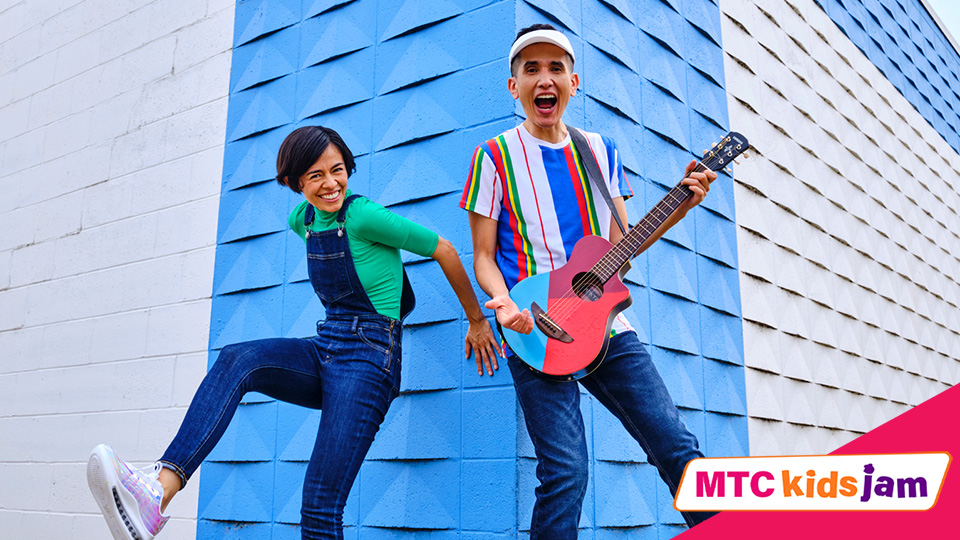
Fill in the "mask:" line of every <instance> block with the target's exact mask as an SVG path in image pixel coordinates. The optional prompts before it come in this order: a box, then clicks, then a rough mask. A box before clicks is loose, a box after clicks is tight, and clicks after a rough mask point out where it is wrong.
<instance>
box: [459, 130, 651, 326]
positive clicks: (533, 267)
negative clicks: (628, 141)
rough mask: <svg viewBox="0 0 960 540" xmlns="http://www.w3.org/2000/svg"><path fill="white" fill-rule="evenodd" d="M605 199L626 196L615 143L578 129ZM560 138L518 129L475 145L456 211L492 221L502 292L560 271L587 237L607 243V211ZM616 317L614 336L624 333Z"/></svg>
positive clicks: (574, 154)
mask: <svg viewBox="0 0 960 540" xmlns="http://www.w3.org/2000/svg"><path fill="white" fill-rule="evenodd" d="M584 134H585V135H586V137H587V141H588V142H589V144H590V149H591V151H592V152H593V154H594V156H596V160H597V163H599V165H600V172H601V173H602V175H603V179H604V181H605V182H606V184H607V185H608V186H609V189H610V196H611V197H613V198H616V197H624V198H629V197H631V196H633V191H632V190H631V189H630V185H629V184H628V183H627V179H626V177H625V176H624V174H623V165H622V163H621V162H620V155H619V153H618V152H617V146H616V144H614V142H613V141H612V140H610V139H608V138H607V137H602V136H600V135H598V134H596V133H588V132H584ZM594 191H595V188H594V186H593V185H592V184H591V183H590V181H589V179H588V178H587V172H586V169H584V167H583V162H582V160H581V157H580V155H579V154H578V153H577V151H576V149H575V148H574V146H573V142H572V141H571V140H570V136H569V135H568V136H567V137H566V138H565V139H564V140H563V141H561V142H559V143H549V142H547V141H543V140H540V139H537V138H536V137H534V136H533V135H531V134H530V132H528V131H527V130H526V128H524V127H523V125H522V124H521V125H519V126H517V127H516V128H514V129H511V130H509V131H506V132H504V133H502V134H501V135H500V136H498V137H495V138H493V139H490V140H488V141H486V142H484V143H483V144H481V145H479V146H477V148H476V150H474V153H473V159H472V161H471V164H470V177H469V179H468V180H467V184H466V186H464V189H463V196H462V197H461V199H460V207H461V208H463V209H465V210H469V211H471V212H476V213H478V214H480V215H482V216H485V217H488V218H491V219H494V220H496V221H497V255H496V257H497V265H498V266H499V268H500V272H501V273H502V274H503V278H504V281H505V282H506V285H507V287H508V288H513V286H514V285H516V284H517V282H519V281H520V280H522V279H524V278H526V277H528V276H532V275H535V274H537V273H540V272H549V271H551V270H554V269H556V268H559V267H561V266H563V265H564V264H565V263H566V262H567V258H568V257H569V256H570V254H571V253H573V246H574V245H575V244H576V243H577V241H578V240H580V239H581V238H583V237H584V236H587V235H600V236H603V237H604V238H609V233H610V217H611V216H610V209H609V208H608V207H607V204H606V203H605V202H604V200H603V196H602V195H600V194H599V193H597V194H594ZM629 329H630V326H629V323H627V321H626V319H625V318H624V317H623V315H622V314H621V315H619V316H617V319H616V321H615V322H614V325H613V331H614V333H620V332H623V331H626V330H629Z"/></svg>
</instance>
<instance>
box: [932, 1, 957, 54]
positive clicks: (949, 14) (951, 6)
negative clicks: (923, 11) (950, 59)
mask: <svg viewBox="0 0 960 540" xmlns="http://www.w3.org/2000/svg"><path fill="white" fill-rule="evenodd" d="M927 3H928V4H930V6H931V7H932V8H933V10H934V11H936V12H937V17H940V21H941V22H943V25H944V26H946V27H947V31H948V32H950V35H951V36H953V41H955V42H957V43H958V44H960V2H958V1H957V0H927Z"/></svg>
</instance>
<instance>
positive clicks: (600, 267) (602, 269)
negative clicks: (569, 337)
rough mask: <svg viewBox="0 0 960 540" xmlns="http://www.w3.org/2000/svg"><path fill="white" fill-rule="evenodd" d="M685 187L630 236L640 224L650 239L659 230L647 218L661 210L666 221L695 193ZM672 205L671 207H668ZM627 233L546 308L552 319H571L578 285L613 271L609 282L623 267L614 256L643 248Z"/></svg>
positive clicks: (702, 165) (703, 167) (702, 166)
mask: <svg viewBox="0 0 960 540" xmlns="http://www.w3.org/2000/svg"><path fill="white" fill-rule="evenodd" d="M715 156H716V154H712V155H711V156H710V157H709V158H707V161H710V159H712V158H713V157H715ZM707 169H710V170H712V169H711V168H710V167H708V166H707V165H706V164H705V163H704V162H702V161H698V162H697V165H696V166H695V167H694V168H693V169H692V170H691V171H690V172H691V173H693V172H702V171H704V170H707ZM682 187H683V184H680V183H678V184H677V185H676V186H674V187H673V188H672V189H671V190H670V191H669V192H667V194H666V195H665V196H664V197H663V199H661V200H660V202H658V203H657V204H656V205H654V207H653V209H651V210H650V212H649V213H648V215H647V216H645V217H644V218H643V219H642V220H640V222H638V223H637V225H634V227H633V228H632V229H631V231H629V232H628V233H627V236H629V234H630V232H632V231H633V229H636V228H637V227H638V226H640V227H641V230H642V232H644V233H646V235H647V236H646V238H644V240H643V241H646V240H647V239H648V238H649V236H650V235H652V234H653V233H654V232H656V227H654V228H653V230H652V231H648V230H647V227H648V226H651V225H652V224H648V223H646V221H647V219H648V218H649V217H651V216H654V217H655V214H654V213H655V212H657V211H659V212H660V213H662V214H663V215H664V217H663V218H661V219H662V220H661V222H660V225H662V224H663V222H664V221H666V220H667V219H668V218H669V217H670V215H671V214H673V212H675V211H676V210H677V208H679V207H680V205H681V204H683V202H684V201H685V200H686V199H687V198H688V197H690V196H691V195H692V193H693V192H692V191H690V190H689V188H687V189H686V193H685V194H683V195H681V193H682V192H681V191H679V190H680V189H682ZM665 202H667V204H664V203H665ZM663 206H665V207H666V208H662V207H663ZM671 206H672V207H671ZM668 209H669V211H667V210H668ZM658 227H659V225H658ZM627 236H624V238H622V239H621V241H620V242H617V244H616V245H614V246H613V248H612V249H611V250H610V251H608V252H607V253H606V254H605V255H604V256H603V257H601V259H600V260H599V261H597V263H595V264H594V266H593V267H592V268H591V269H590V271H588V272H585V273H584V274H583V276H582V277H581V278H580V279H579V280H574V282H573V283H572V286H571V287H570V288H569V289H567V290H566V291H565V292H564V293H563V294H561V295H560V297H559V298H558V299H557V301H555V302H554V305H553V306H552V308H551V309H549V310H547V311H546V314H547V316H548V317H549V318H550V319H551V320H553V321H554V322H557V323H559V322H561V321H563V322H566V321H567V319H568V317H569V316H570V315H571V314H572V311H573V310H574V309H575V308H576V306H577V300H579V295H577V294H576V289H578V288H581V287H582V286H584V285H586V284H587V282H588V281H589V280H590V276H591V275H593V276H596V274H597V273H600V274H601V275H606V274H607V273H609V274H610V276H609V277H608V278H607V279H606V280H601V283H606V282H607V281H609V279H610V278H612V277H613V276H614V275H615V274H616V272H617V271H619V270H618V267H622V266H623V265H622V264H621V265H617V264H615V261H614V260H612V259H617V258H620V257H622V256H623V255H627V257H628V259H627V260H629V259H630V258H632V257H630V255H629V253H631V252H634V253H635V252H636V250H637V249H640V246H642V245H643V242H641V243H640V245H639V246H636V247H635V248H633V249H630V245H631V244H632V243H633V241H632V240H628V241H627V243H624V242H623V240H624V239H626V238H627ZM620 246H627V247H625V248H624V249H627V250H628V251H627V253H626V254H623V253H620V251H622V250H620V249H619V248H620ZM615 252H616V256H612V255H613V254H614V253H615ZM548 301H549V299H548Z"/></svg>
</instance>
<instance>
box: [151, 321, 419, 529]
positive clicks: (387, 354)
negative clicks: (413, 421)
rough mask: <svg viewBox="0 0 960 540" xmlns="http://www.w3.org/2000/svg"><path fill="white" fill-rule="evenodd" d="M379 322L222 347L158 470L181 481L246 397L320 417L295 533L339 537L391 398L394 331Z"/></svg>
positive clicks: (396, 345) (396, 371)
mask: <svg viewBox="0 0 960 540" xmlns="http://www.w3.org/2000/svg"><path fill="white" fill-rule="evenodd" d="M381 319H383V320H363V319H360V320H359V321H354V320H327V321H325V322H324V323H323V324H322V325H321V327H320V328H319V332H318V334H319V335H317V336H316V337H313V338H310V339H264V340H259V341H248V342H245V343H237V344H235V345H228V346H227V347H224V348H223V350H222V351H221V352H220V357H219V358H217V361H216V362H215V363H214V365H213V367H212V368H211V369H210V372H209V373H207V376H206V377H205V378H204V379H203V382H202V383H200V388H198V389H197V393H196V395H195V396H194V398H193V402H192V403H191V404H190V408H189V409H188V410H187V414H186V417H185V418H184V420H183V424H181V426H180V431H179V432H178V433H177V436H176V437H175V438H174V439H173V442H172V443H170V446H169V448H167V451H166V452H165V453H164V454H163V457H162V458H160V462H161V464H162V465H163V466H164V467H167V468H168V469H170V470H172V471H174V472H176V473H177V474H178V475H179V476H180V478H181V480H183V481H184V482H186V480H187V479H188V478H189V477H190V476H191V475H192V474H193V473H194V472H195V471H196V470H197V467H199V466H200V462H201V461H203V459H204V458H205V457H206V456H207V454H209V453H210V451H211V450H212V449H213V447H214V446H215V445H216V444H217V441H219V440H220V437H221V436H222V435H223V433H224V431H225V430H226V429H227V425H228V424H229V423H230V419H231V418H232V417H233V414H234V412H235V411H236V409H237V406H238V405H239V403H240V399H241V398H242V397H243V395H244V394H245V393H247V392H251V391H257V392H261V393H263V394H266V395H268V396H270V397H272V398H275V399H279V400H281V401H286V402H287V403H293V404H296V405H302V406H304V407H309V408H311V409H322V411H323V413H322V414H321V415H320V429H319V432H318V434H317V441H316V443H315V445H314V449H313V455H312V456H311V458H310V463H309V465H308V466H307V473H306V477H305V479H304V483H303V503H302V506H301V514H302V520H301V527H302V528H301V533H302V535H303V538H324V539H328V538H329V539H338V540H339V539H341V538H342V537H343V536H342V534H343V533H342V528H343V507H344V504H345V502H346V499H347V495H348V494H349V492H350V487H351V486H352V485H353V482H354V479H356V477H357V473H358V471H359V470H360V465H361V464H362V463H363V458H364V456H365V455H366V453H367V450H368V449H369V448H370V444H371V443H372V442H373V437H374V435H375V434H376V433H377V430H379V428H380V424H381V423H382V422H383V418H384V415H385V414H386V412H387V408H388V407H389V406H390V402H391V401H393V399H394V398H395V397H396V396H397V394H398V393H399V390H398V388H399V386H400V337H401V332H402V330H401V325H400V324H399V322H397V321H394V323H395V324H391V323H389V322H387V318H386V317H381Z"/></svg>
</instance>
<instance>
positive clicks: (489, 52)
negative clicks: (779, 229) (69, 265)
mask: <svg viewBox="0 0 960 540" xmlns="http://www.w3.org/2000/svg"><path fill="white" fill-rule="evenodd" d="M535 22H551V23H553V24H554V25H556V26H558V27H561V28H562V29H563V31H564V32H565V33H566V34H567V35H568V36H570V38H571V41H572V42H573V44H574V47H576V54H577V58H578V62H577V71H578V72H579V73H580V74H581V77H582V81H583V84H582V86H581V89H582V91H581V92H579V93H578V95H577V96H576V97H575V98H574V99H573V100H572V101H571V103H570V107H569V109H568V111H567V116H566V119H567V121H568V122H569V123H571V124H573V125H578V126H583V127H586V128H587V129H590V130H592V131H599V132H602V133H604V134H607V135H609V136H610V137H612V138H614V139H615V140H616V141H617V143H618V146H619V148H620V149H621V152H622V154H623V161H624V164H625V167H626V171H627V176H628V180H629V181H630V183H631V185H632V187H633V191H634V193H635V197H634V198H633V199H631V200H630V201H628V206H629V210H630V214H631V216H632V218H631V221H636V220H637V219H639V218H640V217H641V216H642V215H643V214H644V213H646V211H647V209H648V206H650V205H652V204H654V203H655V202H656V201H658V200H659V199H660V198H661V197H662V196H663V195H664V194H665V193H666V191H667V190H668V189H669V188H670V187H672V186H673V185H674V184H675V183H676V182H677V181H678V180H679V178H680V175H681V173H682V169H683V167H684V165H686V163H688V162H689V161H690V160H691V159H692V158H693V157H695V156H700V155H701V151H702V150H704V149H705V148H709V146H710V143H711V142H714V141H718V140H719V139H720V138H721V137H722V135H723V134H724V133H725V132H726V130H727V129H728V123H729V122H728V118H727V109H726V91H725V89H724V84H725V75H724V65H723V59H724V56H723V53H722V49H721V39H720V30H721V19H720V12H719V10H718V8H717V6H716V5H715V4H714V3H712V2H710V1H709V0H692V1H684V2H680V1H679V0H640V1H634V0H631V1H624V0H605V1H602V2H601V1H597V0H569V1H568V0H529V1H527V0H518V1H514V0H509V1H501V2H493V3H490V2H487V1H485V0H393V1H386V0H380V1H378V0H353V1H346V2H343V1H338V0H302V1H301V0H270V1H266V0H240V1H238V2H237V7H236V22H235V32H234V44H235V49H234V56H233V70H232V73H231V78H230V108H229V119H228V126H227V144H226V149H225V157H224V175H223V187H222V196H221V208H220V226H219V232H218V248H217V262H216V271H215V275H216V277H215V282H214V300H213V317H212V327H211V336H210V348H211V352H212V354H211V358H215V357H216V352H217V351H218V350H219V349H220V348H221V347H223V346H224V345H226V344H229V343H232V342H235V341H240V340H247V339H256V338H261V337H272V336H289V337H295V336H309V335H311V334H312V333H313V332H314V331H315V323H316V321H317V319H321V318H322V317H323V308H322V306H321V305H320V303H319V301H318V300H317V299H316V298H315V297H314V296H313V294H312V289H311V287H310V285H309V283H308V282H307V275H306V270H305V265H304V260H303V259H304V257H303V252H304V247H303V242H302V240H301V239H299V238H297V237H295V236H294V235H293V234H291V233H290V232H289V231H287V230H286V215H287V213H288V212H289V211H290V210H291V209H292V208H293V206H294V205H295V204H297V203H298V202H299V201H298V198H297V197H296V196H294V195H293V194H292V193H289V192H288V191H287V190H286V189H285V188H281V187H279V186H277V185H276V184H275V182H274V181H273V176H274V174H275V171H274V159H275V152H276V149H277V147H278V146H279V144H280V142H281V141H282V139H283V137H284V136H285V135H286V134H287V133H289V132H290V131H292V130H293V129H295V128H296V127H299V126H302V125H307V124H321V125H326V126H330V127H333V128H334V129H337V130H338V131H339V132H340V133H341V135H343V137H344V139H345V140H346V142H347V144H348V146H349V147H350V148H351V149H352V150H353V152H354V153H355V154H356V155H357V173H356V174H355V175H354V176H353V177H351V180H350V184H351V188H352V189H353V190H354V191H356V192H358V193H362V194H365V195H367V196H369V197H370V198H372V199H374V200H376V201H378V202H379V203H381V204H383V205H385V206H387V207H389V208H391V209H392V210H394V211H395V212H397V213H399V214H401V215H404V216H406V217H408V218H410V219H413V220H415V221H417V222H419V223H421V224H423V225H425V226H427V227H429V228H431V229H433V230H436V231H437V232H439V233H440V234H441V235H442V236H444V237H446V238H448V239H450V240H451V241H453V242H454V244H455V245H456V247H457V249H458V251H460V253H461V254H462V255H463V258H464V264H465V265H466V266H467V268H468V271H469V272H470V273H471V275H472V269H471V263H472V258H471V256H470V251H471V243H470V234H469V229H468V227H467V218H466V215H465V214H464V213H463V211H462V210H460V209H459V208H458V207H457V201H458V200H459V196H460V191H461V190H462V187H463V184H464V182H465V180H466V174H467V170H468V165H469V159H470V155H471V153H472V150H473V148H474V146H475V145H476V144H478V143H480V142H482V141H483V140H485V139H487V138H490V137H493V136H495V135H497V134H499V133H500V132H502V131H504V130H506V129H509V128H511V127H513V126H515V125H516V124H517V123H519V121H520V117H519V116H518V115H519V114H520V113H521V112H522V110H521V109H520V107H519V105H518V104H516V103H514V101H513V100H512V99H511V98H510V95H509V93H508V92H507V91H506V81H507V77H508V76H509V70H508V68H507V62H506V54H507V52H508V50H509V47H510V44H511V43H512V41H513V39H514V36H515V33H516V31H517V30H518V29H519V28H521V27H523V26H527V25H529V24H533V23H535ZM733 195H734V186H733V183H732V181H731V176H730V175H729V174H728V173H723V174H722V175H721V178H720V180H719V181H718V182H717V183H715V184H714V188H713V189H711V193H710V197H709V198H708V199H707V202H706V203H705V204H704V205H703V206H702V207H701V208H698V209H697V210H695V211H694V212H693V213H691V214H690V215H689V216H688V217H687V218H686V219H685V220H684V221H683V222H682V224H681V225H679V226H677V227H675V228H674V229H673V230H672V231H671V232H670V233H669V234H668V235H667V236H666V238H665V240H664V241H662V242H659V243H658V245H657V246H656V247H654V248H653V249H651V250H650V251H649V253H647V254H645V255H643V256H642V257H640V258H638V259H637V260H636V261H635V264H634V266H633V270H632V271H631V272H630V274H629V276H628V278H629V280H630V287H631V290H632V292H633V294H634V299H635V300H634V305H633V307H632V308H631V310H630V311H629V313H628V316H629V317H630V319H631V321H632V322H633V324H634V326H636V327H637V330H638V333H639V334H640V337H641V340H643V341H644V342H645V343H647V344H648V347H649V348H650V350H651V353H652V356H653V359H654V361H655V362H656V363H657V366H658V368H659V369H660V371H661V373H662V374H663V377H664V379H665V381H666V383H667V385H668V387H669V388H670V390H671V392H672V394H673V396H674V398H675V400H676V401H677V404H678V405H679V406H680V407H681V412H682V413H683V415H684V417H685V420H686V423H687V425H688V426H689V427H690V429H691V430H692V431H693V432H694V433H696V434H697V436H698V437H699V439H700V441H701V447H702V448H704V450H705V451H706V452H707V453H708V454H710V455H743V454H745V453H746V452H747V446H748V436H747V417H746V396H745V385H744V368H743V357H744V351H743V339H742V330H741V307H740V284H739V281H738V278H737V276H738V270H737V265H738V254H737V239H736V227H735V211H734V210H735V205H734V199H733ZM404 261H405V263H406V264H407V272H408V273H409V274H410V277H411V280H412V282H413V286H414V288H415V289H416V291H417V296H418V308H417V310H416V311H415V312H414V313H413V315H412V316H411V317H410V318H409V319H408V321H407V322H408V325H407V328H406V331H405V334H404V358H403V372H402V378H403V386H402V388H401V391H402V393H401V396H400V397H399V398H398V399H397V400H396V401H394V403H393V406H392V408H391V411H390V413H389V415H388V417H387V419H386V421H385V422H384V424H383V426H382V428H381V431H380V433H379V434H378V436H377V440H376V441H375V443H374V445H373V448H372V449H371V451H370V453H369V455H368V456H367V462H366V463H365V464H364V466H363V468H362V469H361V473H360V477H359V478H358V481H357V483H356V484H355V486H354V488H353V491H352V492H351V494H350V498H349V500H348V504H347V509H346V513H345V516H344V523H345V525H346V537H347V538H353V539H379V538H383V539H393V538H405V539H406V538H430V539H448V538H450V539H453V538H459V539H461V540H471V539H479V538H483V539H491V538H492V539H500V538H503V539H506V538H510V539H512V538H526V537H527V536H528V534H527V531H528V529H529V522H530V515H531V511H532V507H533V497H534V487H535V485H536V483H537V481H536V478H535V474H534V467H535V462H534V460H533V459H532V456H533V449H532V445H531V443H530V441H529V438H528V437H527V434H526V430H525V428H524V426H523V419H522V417H520V414H521V413H520V411H519V407H517V405H516V396H515V393H514V390H513V385H512V381H511V378H510V375H509V372H508V371H507V368H506V366H505V365H504V366H503V367H502V368H501V370H500V372H499V373H497V375H496V376H495V377H493V378H492V379H491V378H488V377H484V378H483V379H480V378H478V377H477V375H476V371H475V367H474V366H473V363H472V361H470V362H464V361H463V359H462V356H463V353H462V351H463V335H464V331H465V328H466V322H465V320H464V318H463V316H462V314H461V310H460V307H459V305H458V303H457V302H456V299H455V297H454V296H453V294H452V291H451V290H450V288H449V286H448V285H447V284H446V281H445V279H444V278H443V274H442V272H441V271H440V269H439V267H437V265H436V264H435V263H433V262H432V261H424V260H421V259H420V258H418V257H415V256H412V255H410V254H405V256H404ZM481 294H482V293H481ZM322 414H323V413H322V412H318V411H306V410H304V409H299V408H297V407H292V406H288V405H286V404H282V403H277V402H274V401H272V400H268V399H266V398H264V396H253V395H250V396H247V398H246V400H245V402H244V404H243V405H242V406H241V407H240V409H239V411H238V413H237V417H236V419H235V420H234V422H233V425H232V426H231V427H230V430H229V431H228V433H227V435H226V436H225V437H224V439H223V442H222V443H221V444H220V446H219V447H218V448H217V450H216V451H215V452H214V453H213V454H211V456H210V457H209V459H208V461H207V462H206V464H205V465H204V467H205V469H204V471H205V472H204V474H203V476H202V479H201V483H202V485H201V500H200V518H201V519H200V525H199V529H198V538H231V539H234V538H235V539H254V538H256V539H265V538H273V539H286V538H299V529H298V527H297V523H298V522H299V519H300V518H299V504H300V499H299V497H300V487H301V485H302V477H303V474H304V470H305V467H306V462H307V460H308V459H309V456H310V451H311V449H312V441H313V437H315V433H316V426H317V422H318V421H319V417H320V415H322ZM583 414H584V418H585V421H586V422H587V425H588V426H587V427H588V429H587V433H588V445H589V448H590V454H591V468H592V480H591V483H590V487H589V492H588V495H587V500H586V502H585V505H584V511H583V516H582V518H581V528H582V529H583V530H582V537H584V538H587V537H590V538H594V537H595V538H607V537H629V538H667V537H670V536H673V535H674V534H676V533H678V532H681V531H682V530H683V526H682V523H683V520H682V519H681V517H680V515H679V514H678V513H677V512H676V511H674V510H673V509H672V506H671V497H670V495H669V492H668V491H667V490H666V488H665V486H663V485H661V484H662V481H661V480H660V479H659V477H658V475H657V473H656V470H655V469H654V467H652V466H651V465H649V464H648V463H647V459H646V456H645V455H644V454H643V452H642V451H641V450H640V448H639V445H637V444H636V442H635V441H633V440H632V439H630V438H629V436H628V435H627V434H626V432H625V430H624V429H623V427H622V426H621V425H620V424H619V423H618V422H617V421H616V420H615V419H614V417H613V416H612V415H611V414H610V413H609V412H608V411H606V410H605V409H604V408H603V407H602V406H600V405H599V403H597V402H596V401H594V400H593V399H592V398H591V397H590V396H588V395H584V399H583Z"/></svg>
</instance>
